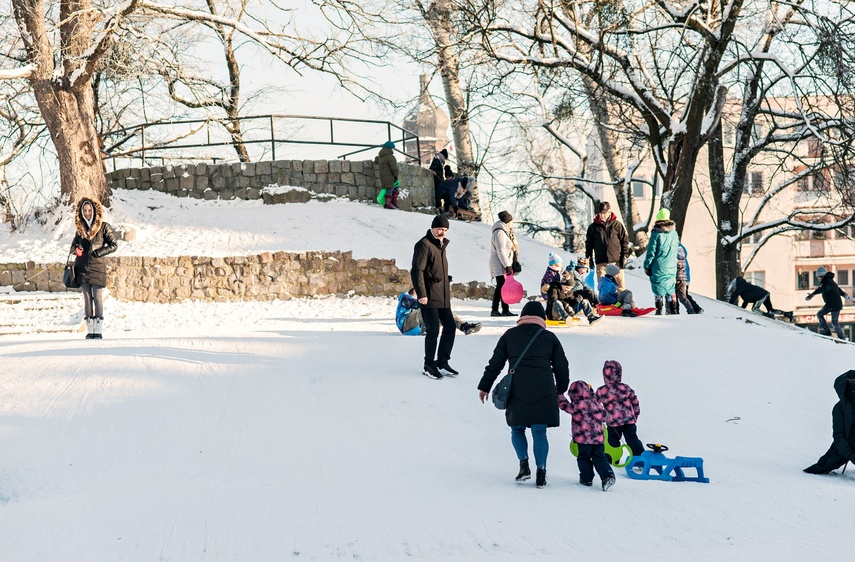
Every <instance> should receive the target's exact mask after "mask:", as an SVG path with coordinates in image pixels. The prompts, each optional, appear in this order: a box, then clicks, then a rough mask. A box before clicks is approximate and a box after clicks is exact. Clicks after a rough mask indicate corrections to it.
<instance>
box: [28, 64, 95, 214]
mask: <svg viewBox="0 0 855 562" xmlns="http://www.w3.org/2000/svg"><path fill="white" fill-rule="evenodd" d="M32 84H33V91H34V93H35V97H36V102H37V103H38V105H39V110H40V111H41V115H42V119H44V122H45V125H46V126H47V129H48V131H49V132H50V136H51V139H52V140H53V145H54V147H55V148H56V155H57V159H58V160H59V182H60V195H61V197H62V199H63V200H68V201H70V202H72V203H73V202H76V201H79V200H80V199H81V198H82V197H89V198H90V199H94V200H96V201H100V202H101V203H102V204H103V205H104V206H109V204H110V187H109V185H108V184H107V179H106V177H105V174H104V172H105V170H104V160H103V159H102V156H101V145H100V143H99V140H98V132H97V130H96V129H95V114H94V107H95V106H94V98H93V94H92V88H91V85H90V84H89V82H86V83H84V84H82V85H80V86H78V87H77V88H73V89H72V88H69V89H64V88H61V87H59V86H58V85H57V84H56V83H55V82H53V81H47V80H33V81H32Z"/></svg>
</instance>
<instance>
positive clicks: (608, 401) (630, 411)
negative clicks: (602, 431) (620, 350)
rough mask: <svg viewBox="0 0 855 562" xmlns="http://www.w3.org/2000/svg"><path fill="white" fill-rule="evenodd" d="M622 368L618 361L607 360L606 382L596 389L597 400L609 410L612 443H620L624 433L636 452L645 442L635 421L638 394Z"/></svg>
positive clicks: (608, 417)
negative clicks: (640, 436) (642, 440)
mask: <svg viewBox="0 0 855 562" xmlns="http://www.w3.org/2000/svg"><path fill="white" fill-rule="evenodd" d="M622 377H623V368H622V367H621V365H620V363H618V362H617V361H606V362H605V364H604V365H603V382H605V383H606V384H604V385H603V386H601V387H600V388H598V389H597V400H598V401H599V402H600V403H601V404H602V405H603V409H605V412H606V426H607V427H608V432H609V437H608V438H609V445H610V446H612V447H620V439H621V437H625V438H626V444H627V445H629V448H630V449H632V454H633V456H637V455H640V454H641V453H643V452H644V445H642V444H641V440H640V439H639V438H638V435H637V428H636V425H635V422H637V421H638V416H639V414H641V408H639V405H638V397H637V396H636V395H635V391H634V390H632V388H630V386H629V385H628V384H626V383H624V382H622V381H621V379H622Z"/></svg>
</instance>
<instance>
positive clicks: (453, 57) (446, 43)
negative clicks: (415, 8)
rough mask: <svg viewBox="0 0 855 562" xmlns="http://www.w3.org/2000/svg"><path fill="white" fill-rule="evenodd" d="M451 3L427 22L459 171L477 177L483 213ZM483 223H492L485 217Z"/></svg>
mask: <svg viewBox="0 0 855 562" xmlns="http://www.w3.org/2000/svg"><path fill="white" fill-rule="evenodd" d="M451 9H452V8H451V0H437V1H436V2H435V3H434V4H433V5H432V6H431V7H430V9H429V10H428V12H427V22H428V25H429V26H430V29H431V33H432V34H433V38H434V43H435V44H436V54H437V59H438V64H439V72H440V75H441V76H442V89H443V91H444V93H445V103H446V105H447V106H448V116H449V118H450V120H451V134H452V137H453V138H454V146H455V152H456V154H457V163H458V169H459V171H462V173H464V174H466V175H471V176H474V177H475V178H476V181H475V182H473V185H472V186H471V187H470V191H471V193H472V206H473V207H474V208H475V210H476V211H477V212H480V211H481V207H482V205H481V199H480V197H479V195H478V182H477V177H478V165H477V163H476V162H475V155H474V152H473V150H472V132H471V130H470V128H469V109H468V108H467V106H466V97H465V96H464V95H463V88H461V86H460V57H458V56H457V54H456V53H455V52H454V42H453V39H452V25H451ZM482 220H485V221H488V222H489V218H487V217H484V218H482Z"/></svg>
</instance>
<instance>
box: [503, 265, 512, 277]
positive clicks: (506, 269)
mask: <svg viewBox="0 0 855 562" xmlns="http://www.w3.org/2000/svg"><path fill="white" fill-rule="evenodd" d="M513 274H514V268H513V267H511V266H508V267H506V268H505V275H513Z"/></svg>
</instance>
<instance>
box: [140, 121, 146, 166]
mask: <svg viewBox="0 0 855 562" xmlns="http://www.w3.org/2000/svg"><path fill="white" fill-rule="evenodd" d="M145 128H146V126H145V125H143V126H142V150H141V151H140V152H141V153H142V163H143V166H145Z"/></svg>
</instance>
